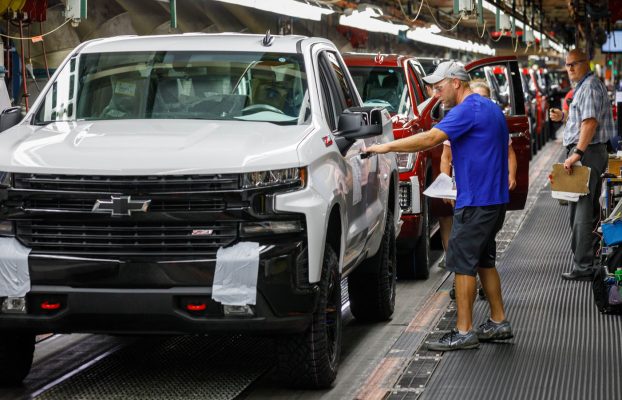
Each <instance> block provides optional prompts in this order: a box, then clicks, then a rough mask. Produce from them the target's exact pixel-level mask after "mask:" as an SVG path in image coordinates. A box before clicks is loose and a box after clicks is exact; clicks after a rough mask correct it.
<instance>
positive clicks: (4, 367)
mask: <svg viewBox="0 0 622 400" xmlns="http://www.w3.org/2000/svg"><path fill="white" fill-rule="evenodd" d="M34 352H35V335H33V334H17V333H2V334H0V386H17V385H20V384H21V383H22V381H23V380H24V378H25V377H26V375H28V373H29V372H30V367H31V366H32V357H33V355H34Z"/></svg>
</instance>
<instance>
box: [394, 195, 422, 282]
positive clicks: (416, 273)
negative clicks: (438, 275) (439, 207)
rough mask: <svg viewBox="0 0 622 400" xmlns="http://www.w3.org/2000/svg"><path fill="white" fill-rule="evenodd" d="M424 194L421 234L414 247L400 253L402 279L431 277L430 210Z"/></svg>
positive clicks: (399, 271)
mask: <svg viewBox="0 0 622 400" xmlns="http://www.w3.org/2000/svg"><path fill="white" fill-rule="evenodd" d="M428 202H429V200H428V199H427V197H425V196H424V200H423V203H422V205H423V211H422V213H421V224H422V226H421V235H420V236H419V237H418V238H417V243H415V247H414V248H412V249H407V251H406V252H405V253H402V254H399V255H398V260H397V276H398V278H400V279H423V280H425V279H428V278H429V277H430V211H429V209H430V208H429V206H428Z"/></svg>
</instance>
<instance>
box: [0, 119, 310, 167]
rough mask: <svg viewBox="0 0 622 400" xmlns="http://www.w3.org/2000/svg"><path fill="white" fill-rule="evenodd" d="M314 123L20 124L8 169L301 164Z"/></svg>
mask: <svg viewBox="0 0 622 400" xmlns="http://www.w3.org/2000/svg"><path fill="white" fill-rule="evenodd" d="M311 130H312V126H311V125H297V126H279V125H275V124H272V123H268V122H252V123H249V122H243V121H198V120H197V121H195V120H122V121H121V120H116V121H80V122H56V123H53V124H48V125H45V126H34V125H28V124H20V125H18V126H16V127H14V128H12V129H9V130H7V131H5V132H2V133H0V171H8V172H26V173H34V172H36V173H58V174H77V175H83V174H101V175H131V174H137V175H146V174H177V175H179V174H202V173H232V172H250V171H258V170H266V169H277V168H288V167H295V166H299V165H300V162H299V158H298V153H297V150H296V149H297V147H298V145H299V143H300V142H301V141H302V139H303V138H304V137H305V136H306V135H307V134H309V133H310V132H311Z"/></svg>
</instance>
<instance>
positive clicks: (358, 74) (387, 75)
mask: <svg viewBox="0 0 622 400" xmlns="http://www.w3.org/2000/svg"><path fill="white" fill-rule="evenodd" d="M349 70H350V74H351V75H352V79H353V80H354V84H355V85H356V87H357V89H358V91H359V93H360V94H361V97H362V98H363V103H364V105H366V106H380V107H385V108H386V109H387V110H388V111H389V112H390V113H396V112H398V110H400V109H404V107H403V106H402V105H401V104H400V102H401V101H407V100H408V101H410V99H407V98H405V97H404V96H402V94H403V91H404V88H405V87H406V79H405V78H404V70H403V69H402V68H399V67H357V66H351V67H349Z"/></svg>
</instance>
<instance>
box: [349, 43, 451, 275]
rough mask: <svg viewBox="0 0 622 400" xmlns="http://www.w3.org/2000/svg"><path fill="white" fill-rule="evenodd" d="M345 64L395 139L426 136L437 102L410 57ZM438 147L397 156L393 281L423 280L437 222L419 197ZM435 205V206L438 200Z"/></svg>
mask: <svg viewBox="0 0 622 400" xmlns="http://www.w3.org/2000/svg"><path fill="white" fill-rule="evenodd" d="M343 57H344V60H345V62H346V64H347V65H348V69H349V70H350V74H351V75H352V79H354V83H355V84H356V87H357V89H358V91H359V93H360V94H361V97H362V98H363V101H364V104H365V105H368V106H381V107H385V108H386V109H387V110H389V112H390V113H391V120H392V121H393V134H394V135H395V138H396V139H399V138H403V137H407V136H410V135H413V134H416V133H419V132H423V131H427V130H430V129H431V128H432V126H433V125H434V123H435V120H434V118H433V115H432V112H433V110H436V111H437V112H438V111H440V109H438V108H436V109H435V106H436V105H437V104H439V103H438V101H437V99H436V98H434V97H430V96H429V95H428V92H427V90H426V87H425V84H424V83H423V81H422V80H421V77H422V76H425V72H424V70H423V68H422V66H421V64H420V63H419V61H418V60H417V59H416V58H415V57H410V56H405V55H397V54H365V53H346V54H344V56H343ZM441 153H442V147H441V146H437V147H435V148H433V149H431V150H428V151H423V152H417V153H398V154H397V160H398V168H399V172H400V185H399V187H400V207H401V209H402V221H403V222H404V224H403V225H402V230H401V232H400V235H399V237H398V239H397V248H398V263H397V274H398V278H402V279H412V278H418V279H427V278H428V276H429V268H430V238H431V237H432V235H434V234H435V233H436V232H437V231H438V222H437V221H436V220H435V218H434V216H433V214H432V213H431V212H430V208H431V207H430V206H431V204H430V203H431V202H432V201H437V200H429V199H428V198H427V197H426V196H424V195H423V191H424V190H425V189H426V188H427V187H428V186H429V185H430V184H431V183H432V181H434V179H436V177H437V176H438V174H439V173H440V159H441ZM438 202H440V200H438Z"/></svg>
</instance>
